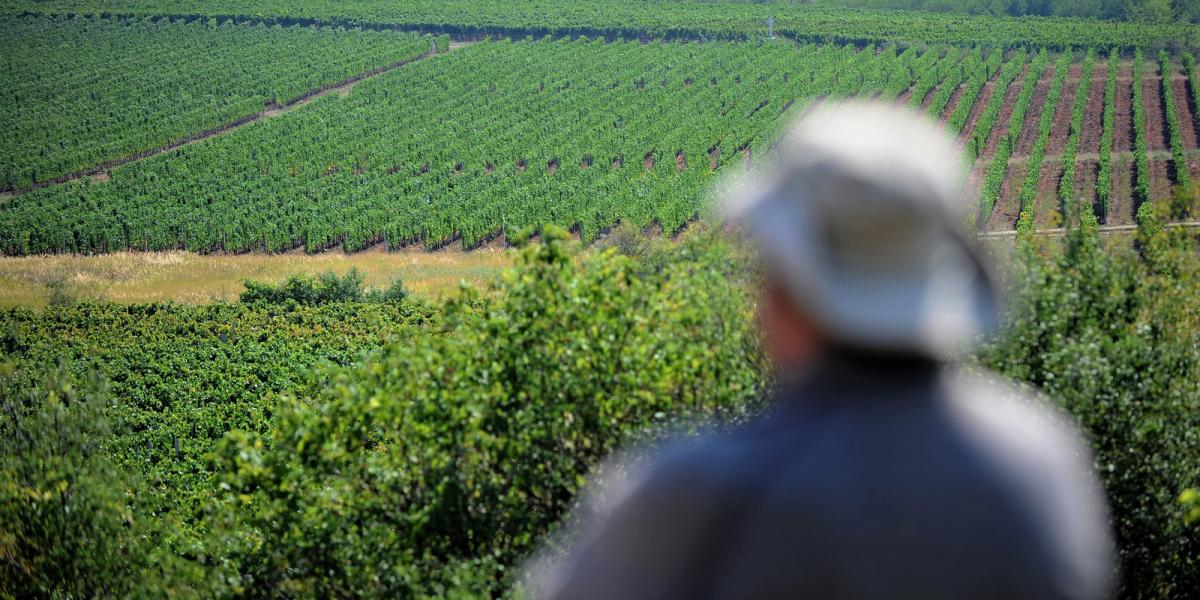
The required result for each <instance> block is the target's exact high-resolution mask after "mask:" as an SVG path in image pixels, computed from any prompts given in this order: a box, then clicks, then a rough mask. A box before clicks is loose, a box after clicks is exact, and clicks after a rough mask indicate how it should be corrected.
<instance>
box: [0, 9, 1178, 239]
mask: <svg viewBox="0 0 1200 600" xmlns="http://www.w3.org/2000/svg"><path fill="white" fill-rule="evenodd" d="M80 26H82V25H80ZM142 26H146V27H156V26H154V25H149V24H147V23H145V22H143V23H142ZM165 27H168V28H171V27H176V28H188V27H197V28H199V27H201V26H199V25H196V26H192V25H185V24H176V25H165ZM222 27H223V28H224V27H226V26H222ZM232 31H242V29H241V28H237V27H234V28H232ZM249 31H256V32H264V33H263V35H267V34H266V33H265V32H266V31H271V30H270V29H267V28H261V27H260V28H251V29H249ZM275 31H279V30H275ZM300 31H303V32H305V34H306V35H323V34H317V33H313V32H312V31H310V30H306V29H301V30H300ZM222 33H223V34H231V35H237V34H235V33H231V32H225V31H222ZM330 35H332V34H330ZM347 35H348V34H347ZM400 39H401V40H403V43H405V44H408V46H406V47H407V52H408V56H410V57H411V56H412V55H413V54H417V53H421V52H422V51H423V50H422V46H421V44H427V43H428V42H427V41H424V40H420V39H416V38H400ZM1095 56H1096V52H1095V50H1094V49H1092V50H1088V51H1078V52H1074V51H1068V52H1050V51H1048V50H1047V49H1045V48H1042V49H1037V50H1034V49H1029V50H1026V49H1024V48H1018V49H1016V50H1012V51H1004V50H1000V49H990V50H986V49H982V48H978V47H976V48H970V49H962V48H958V47H954V46H950V47H940V46H931V47H917V46H908V47H902V46H898V45H894V44H886V45H880V46H876V45H866V46H858V45H853V44H848V45H838V44H795V43H793V42H790V41H785V40H774V41H769V40H764V41H759V42H751V43H746V42H710V43H694V42H693V43H685V42H654V43H650V44H643V43H639V42H634V41H615V42H605V41H603V40H586V39H579V40H574V41H571V40H566V39H557V40H553V39H540V40H533V39H525V40H520V41H509V40H500V41H483V42H478V43H475V44H472V45H470V46H469V47H466V48H462V49H459V50H456V51H454V52H452V53H449V54H445V55H439V56H434V57H430V58H427V59H424V60H421V61H418V62H416V63H414V64H410V65H407V66H405V67H403V68H399V69H394V70H391V71H389V72H387V73H384V74H381V75H378V76H376V77H371V78H368V79H367V80H364V81H363V82H362V83H361V84H359V85H358V86H357V87H356V88H355V89H354V90H353V93H351V94H350V95H349V96H347V97H345V98H340V97H325V98H321V99H319V100H317V101H315V102H313V103H311V105H308V106H304V107H303V108H301V109H299V110H295V111H292V112H289V113H287V114H284V115H281V116H279V117H278V118H275V119H271V120H269V121H264V122H255V123H251V124H250V125H248V126H246V127H243V128H239V129H237V130H235V131H232V132H230V133H228V134H226V135H223V136H220V137H219V138H214V139H210V140H205V141H204V142H203V143H198V144H194V145H190V146H187V147H184V148H180V149H178V150H177V151H174V152H170V153H167V154H163V155H161V156H153V157H150V158H147V159H145V160H140V161H136V162H133V163H131V164H128V165H124V166H121V167H117V168H113V169H111V170H109V171H108V172H106V173H105V174H104V176H103V177H102V178H101V179H102V180H103V181H101V180H97V179H88V178H84V179H79V180H75V181H71V182H69V183H66V184H63V185H55V186H50V187H48V188H45V189H40V190H34V191H31V192H29V193H26V194H20V195H18V196H16V197H14V198H13V199H11V200H9V201H8V202H6V203H5V204H4V206H3V208H2V209H0V249H3V251H4V252H6V253H10V254H32V253H42V252H63V251H70V252H107V251H114V250H121V249H143V250H152V249H175V248H181V249H188V250H194V251H201V252H213V251H225V252H240V251H254V250H257V251H268V252H281V251H288V250H291V249H294V248H303V249H304V250H305V251H306V252H318V251H322V250H326V249H330V248H340V249H344V250H347V251H354V250H360V249H363V248H366V247H370V246H373V245H377V244H383V245H384V246H385V247H386V248H397V247H400V246H404V245H408V244H412V243H417V242H421V243H424V244H425V245H426V246H427V247H431V248H436V247H439V246H443V245H445V244H448V243H456V242H457V243H461V244H462V245H463V246H464V247H467V248H472V247H475V246H477V245H480V244H483V243H487V242H488V241H489V240H493V239H496V238H498V237H503V238H504V239H507V240H508V241H510V242H511V241H516V240H519V239H520V238H523V237H527V236H529V235H530V234H533V233H536V232H537V231H538V230H540V228H541V227H542V226H543V225H545V224H555V225H558V226H561V227H564V228H570V229H574V230H575V231H576V232H577V233H578V235H579V237H580V238H581V239H583V240H584V241H590V240H592V239H593V238H594V237H596V236H597V235H598V234H599V233H601V232H603V231H605V230H606V229H608V228H610V227H611V226H613V225H615V224H616V223H618V222H630V223H633V224H636V225H638V226H641V227H656V228H660V229H661V230H663V231H666V232H674V231H678V230H679V229H680V228H681V227H683V226H685V225H686V224H687V223H688V222H690V221H691V220H693V219H695V218H697V217H698V216H701V214H702V213H703V212H704V206H705V204H706V201H705V194H706V190H707V189H709V188H710V187H711V186H709V185H708V184H709V183H710V182H711V181H713V178H712V176H713V175H714V173H715V172H717V171H719V170H722V169H725V168H734V169H737V168H742V167H744V166H746V165H749V164H751V163H752V161H753V160H754V157H755V156H761V155H762V154H763V153H764V152H768V151H769V149H770V146H771V143H772V141H773V139H774V136H775V135H776V133H775V132H776V131H777V130H778V127H779V125H780V123H782V122H785V121H786V120H788V119H790V118H792V117H794V116H796V115H799V114H802V113H803V111H804V110H805V109H806V107H808V106H809V105H810V104H811V103H812V102H814V101H828V100H830V99H835V98H839V97H875V98H882V99H887V100H890V101H894V102H898V103H905V104H907V105H908V106H910V107H912V108H914V109H917V110H922V111H925V112H926V113H928V114H929V115H930V116H931V117H934V118H939V119H942V120H943V121H945V122H946V123H947V127H948V128H950V129H951V131H954V132H957V133H958V135H959V136H960V139H961V140H962V143H963V147H964V151H965V152H966V154H967V156H968V158H969V159H971V160H973V161H974V164H975V166H974V169H973V171H972V178H971V188H970V191H971V192H972V193H973V194H974V193H978V196H979V206H980V212H979V223H980V227H981V228H984V229H986V230H992V231H996V230H1001V231H1002V230H1012V229H1014V228H1017V227H1018V226H1019V225H1020V224H1021V223H1022V222H1024V223H1025V226H1026V227H1029V228H1033V227H1046V226H1055V225H1058V224H1061V223H1062V222H1064V220H1066V218H1067V215H1069V214H1071V212H1072V211H1073V210H1074V208H1073V205H1074V204H1075V203H1079V204H1081V205H1083V206H1090V207H1091V210H1093V211H1095V212H1096V213H1097V214H1099V215H1101V216H1102V218H1103V219H1104V220H1106V221H1107V222H1109V223H1112V224H1127V223H1133V222H1135V219H1136V214H1135V213H1136V211H1137V210H1138V207H1140V206H1142V205H1145V204H1147V203H1148V201H1160V200H1165V199H1168V198H1170V196H1171V190H1172V187H1173V186H1180V185H1181V186H1186V185H1188V184H1189V182H1190V180H1191V178H1192V177H1194V176H1200V173H1197V172H1196V169H1197V164H1196V160H1195V157H1196V156H1197V152H1198V151H1197V147H1196V135H1195V133H1196V126H1197V123H1196V120H1195V117H1194V114H1195V111H1194V106H1195V102H1196V97H1195V91H1196V89H1197V84H1196V78H1197V76H1198V74H1197V72H1196V70H1195V68H1194V66H1193V67H1192V68H1191V69H1186V68H1185V67H1184V65H1190V64H1192V63H1191V62H1189V61H1191V60H1192V58H1191V55H1190V54H1188V53H1178V54H1171V53H1168V52H1165V51H1164V52H1162V53H1161V54H1159V55H1158V56H1157V58H1158V61H1157V62H1154V61H1151V60H1149V59H1148V58H1147V57H1146V56H1145V55H1144V54H1143V53H1142V52H1141V51H1140V50H1138V51H1136V52H1135V53H1133V54H1132V55H1129V56H1123V55H1121V54H1119V53H1117V52H1116V51H1114V52H1113V53H1110V55H1109V60H1108V61H1107V63H1106V65H1101V66H1097V60H1096V58H1095ZM393 57H394V55H393ZM1105 67H1107V68H1105ZM292 89H295V90H298V89H301V88H300V87H297V88H292ZM296 93H297V92H294V91H293V92H290V93H288V94H284V95H283V96H282V97H283V98H290V97H293V95H294V94H296ZM1101 98H1103V101H1101ZM259 100H261V99H257V100H255V101H259ZM252 102H253V101H252ZM663 107H672V110H671V111H664V110H663ZM1164 107H1165V108H1164ZM1097 129H1099V131H1098V132H1097V131H1096V130H1097ZM56 156H58V155H56ZM731 166H732V167H731ZM1064 174H1065V175H1067V176H1069V177H1066V176H1064Z"/></svg>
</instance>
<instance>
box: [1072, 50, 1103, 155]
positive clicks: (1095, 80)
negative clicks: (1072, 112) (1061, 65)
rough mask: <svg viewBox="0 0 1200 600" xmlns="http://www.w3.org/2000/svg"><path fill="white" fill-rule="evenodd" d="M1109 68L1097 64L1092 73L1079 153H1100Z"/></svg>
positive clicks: (1084, 110) (1080, 135) (1080, 134)
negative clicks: (1105, 86)
mask: <svg viewBox="0 0 1200 600" xmlns="http://www.w3.org/2000/svg"><path fill="white" fill-rule="evenodd" d="M1107 77H1108V66H1107V65H1106V64H1103V63H1101V64H1097V65H1096V66H1095V67H1094V68H1093V71H1092V88H1091V89H1090V90H1088V100H1087V106H1085V107H1084V109H1083V131H1081V132H1080V133H1079V152H1081V153H1083V152H1091V153H1097V152H1100V134H1101V133H1102V130H1103V129H1104V84H1105V79H1106V78H1107Z"/></svg>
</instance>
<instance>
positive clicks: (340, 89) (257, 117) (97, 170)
mask: <svg viewBox="0 0 1200 600" xmlns="http://www.w3.org/2000/svg"><path fill="white" fill-rule="evenodd" d="M470 43H472V42H461V43H459V46H458V47H462V46H466V45H469V44H470ZM454 47H455V46H454V44H453V43H452V44H451V48H454ZM430 56H434V53H433V52H428V53H425V54H422V55H421V56H418V57H416V58H412V59H408V60H402V61H397V62H394V63H391V64H388V65H384V66H382V67H378V68H376V69H372V70H370V71H366V72H364V73H359V74H358V75H354V76H351V77H349V78H347V79H343V80H342V81H339V82H337V83H333V84H330V85H327V86H323V87H320V88H317V89H315V90H312V91H310V92H307V93H305V94H304V95H303V96H300V97H299V98H296V99H295V100H293V101H292V102H290V103H288V104H286V105H283V106H279V105H276V104H273V103H272V104H271V105H268V106H267V107H265V108H263V110H261V111H259V112H257V113H254V114H252V115H247V116H244V117H241V118H239V119H237V120H234V121H231V122H229V123H225V124H224V125H220V126H218V127H214V128H212V129H206V130H204V131H201V132H199V133H194V134H192V135H189V136H187V137H185V138H183V139H181V140H176V141H174V142H171V143H169V144H165V145H162V146H159V147H157V148H151V149H149V150H143V151H141V152H138V153H136V154H132V155H130V156H126V157H124V158H119V159H115V160H111V161H108V162H104V163H101V164H99V165H96V166H94V167H89V168H87V169H83V170H79V171H75V172H73V173H68V174H66V175H62V176H59V177H56V178H54V179H51V180H49V181H44V182H41V183H37V184H34V185H32V186H29V187H26V188H22V189H20V190H17V191H15V192H5V193H7V194H9V197H12V196H13V195H16V196H19V195H21V194H25V193H28V192H31V191H33V190H36V189H39V188H44V187H48V186H51V185H56V184H59V183H66V182H68V181H73V180H76V179H82V178H84V177H94V178H95V179H96V180H97V181H98V182H103V181H108V179H109V177H110V175H109V173H108V171H110V170H111V169H114V168H116V167H119V166H121V165H125V164H128V163H131V162H135V161H139V160H143V159H146V158H150V157H152V156H158V155H160V154H166V153H168V152H172V151H174V150H178V149H179V148H182V147H184V146H188V145H191V144H195V143H197V142H201V141H204V140H207V139H209V138H214V137H217V136H221V135H225V134H226V133H229V132H231V131H234V130H236V129H239V128H241V127H244V126H246V125H249V124H250V123H253V122H255V121H262V120H264V119H270V118H272V117H276V116H279V115H281V114H284V113H287V112H291V111H293V110H295V109H297V108H300V107H302V106H304V105H306V104H309V103H311V102H314V101H315V100H317V99H319V98H322V97H324V96H328V95H330V94H337V95H338V96H340V97H345V96H347V95H349V94H350V91H351V90H352V89H354V86H356V85H358V84H359V83H361V82H362V81H363V80H365V79H368V78H370V77H374V76H376V75H380V74H382V73H386V72H388V71H391V70H392V69H396V68H399V67H402V66H404V65H407V64H410V63H413V62H416V61H419V60H422V59H424V58H428V57H430ZM0 199H2V198H0Z"/></svg>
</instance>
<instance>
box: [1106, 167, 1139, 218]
mask: <svg viewBox="0 0 1200 600" xmlns="http://www.w3.org/2000/svg"><path fill="white" fill-rule="evenodd" d="M1134 212H1135V208H1134V206H1133V159H1132V158H1130V157H1121V158H1117V157H1113V197H1112V207H1111V208H1110V211H1109V215H1108V221H1107V224H1109V225H1132V224H1133V223H1135V221H1134V219H1133V215H1134Z"/></svg>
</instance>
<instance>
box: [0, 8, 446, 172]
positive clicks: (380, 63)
mask: <svg viewBox="0 0 1200 600" xmlns="http://www.w3.org/2000/svg"><path fill="white" fill-rule="evenodd" d="M0 37H3V38H4V40H5V41H4V44H5V50H4V52H5V58H6V61H5V70H4V73H5V82H4V85H3V86H0V107H2V109H3V112H4V117H5V118H4V122H5V130H4V135H3V136H0V189H17V190H19V189H22V188H25V187H28V186H30V185H33V184H35V183H40V182H45V181H49V180H53V179H55V178H57V177H59V176H61V175H64V174H66V173H71V172H74V171H79V170H83V169H88V168H91V167H94V166H96V165H100V164H103V163H106V162H110V161H114V160H117V159H120V158H124V157H127V156H130V155H134V154H137V153H139V152H141V151H144V150H149V149H152V148H157V147H159V146H163V145H166V144H169V143H171V142H175V141H177V140H181V139H185V138H187V137H188V136H190V135H193V134H196V133H198V132H200V131H204V130H207V129H213V128H216V127H219V126H222V125H225V124H227V123H231V122H234V121H237V120H239V119H242V118H244V117H247V116H250V115H254V114H256V113H258V112H259V111H262V110H264V108H265V107H266V106H268V105H272V104H274V105H283V104H287V103H288V102H290V101H292V100H293V99H295V98H297V97H299V96H302V95H304V94H305V93H307V92H309V91H311V90H314V89H318V88H320V87H322V86H325V85H329V84H334V83H336V82H339V81H342V80H345V79H347V78H349V77H351V76H354V75H358V74H360V73H364V72H367V71H371V70H373V69H376V68H380V67H384V66H386V65H389V64H394V63H397V62H402V61H405V60H410V59H412V58H415V57H418V56H420V55H421V54H424V53H425V52H427V51H428V49H429V44H430V42H429V40H428V39H422V38H420V37H417V36H414V35H411V34H403V33H395V32H381V31H361V30H342V29H331V28H324V29H319V30H318V29H315V28H311V27H299V26H294V27H287V28H284V27H279V26H274V27H268V26H263V25H259V26H250V25H236V24H223V25H217V24H216V23H215V22H213V23H207V22H202V21H194V22H190V23H184V22H172V21H169V20H157V21H151V20H144V19H143V20H121V19H114V18H108V19H100V18H89V17H75V18H48V17H33V16H26V17H18V18H5V19H0ZM234 65H236V68H231V67H232V66H234ZM47 115H53V118H47Z"/></svg>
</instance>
